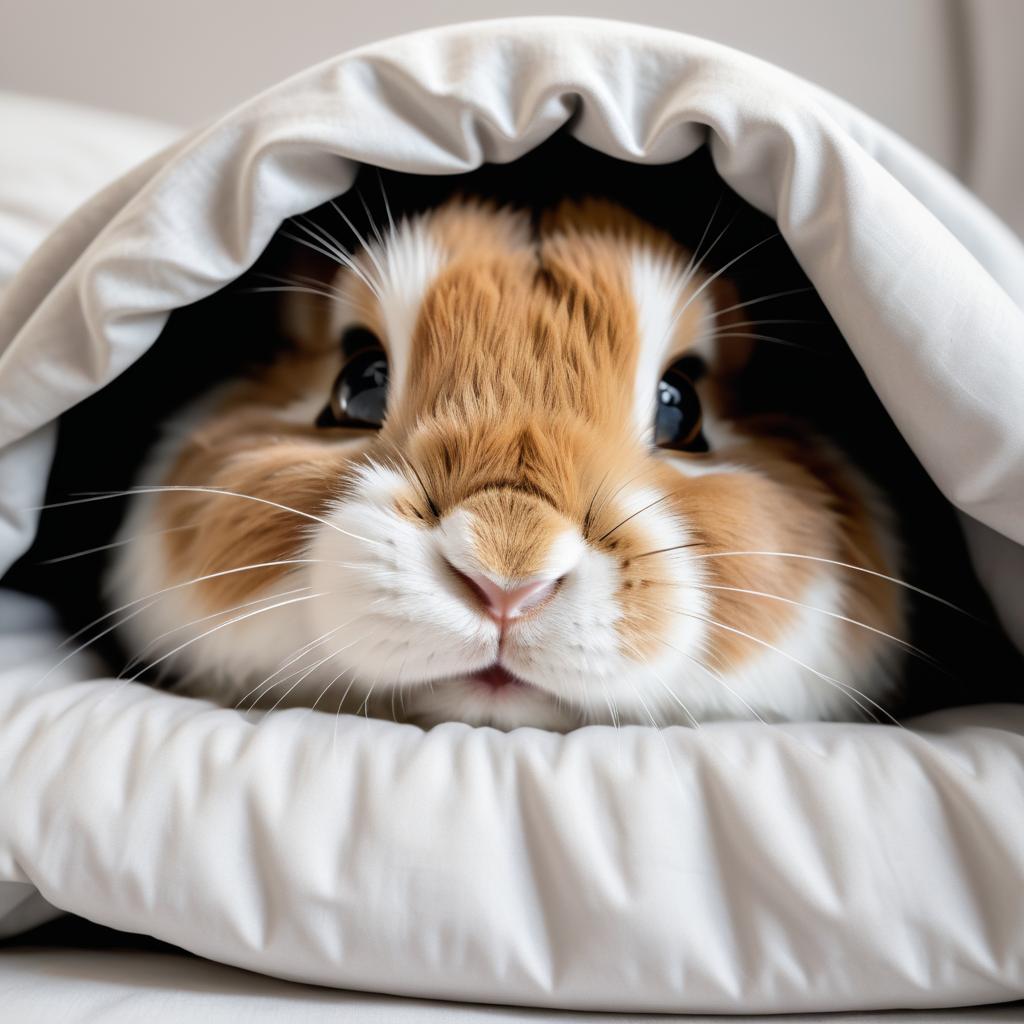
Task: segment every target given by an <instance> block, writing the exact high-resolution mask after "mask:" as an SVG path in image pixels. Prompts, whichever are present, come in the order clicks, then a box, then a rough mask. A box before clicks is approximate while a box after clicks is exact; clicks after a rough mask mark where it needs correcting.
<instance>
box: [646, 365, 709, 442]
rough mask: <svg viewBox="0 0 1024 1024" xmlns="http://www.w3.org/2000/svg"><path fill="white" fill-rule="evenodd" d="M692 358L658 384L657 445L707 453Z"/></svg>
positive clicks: (655, 431)
mask: <svg viewBox="0 0 1024 1024" xmlns="http://www.w3.org/2000/svg"><path fill="white" fill-rule="evenodd" d="M691 363H693V360H692V359H681V360H680V361H679V362H678V363H674V364H673V365H672V366H670V367H669V368H668V370H667V371H666V372H665V376H664V377H662V378H661V380H660V381H659V382H658V406H657V412H656V413H655V417H654V443H655V444H656V445H657V446H658V447H659V448H674V449H675V450H676V451H684V452H706V451H707V450H708V443H707V441H706V440H705V438H704V435H703V434H702V433H701V429H700V428H701V408H700V398H699V397H698V396H697V389H696V388H695V387H694V385H693V376H695V375H696V372H697V369H698V368H697V367H696V366H693V365H690V364H691Z"/></svg>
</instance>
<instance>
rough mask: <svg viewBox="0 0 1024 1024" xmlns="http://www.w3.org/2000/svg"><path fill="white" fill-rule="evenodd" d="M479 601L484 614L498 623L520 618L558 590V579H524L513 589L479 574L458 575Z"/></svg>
mask: <svg viewBox="0 0 1024 1024" xmlns="http://www.w3.org/2000/svg"><path fill="white" fill-rule="evenodd" d="M459 575H460V576H462V577H463V579H465V581H466V582H467V583H468V584H469V586H470V587H471V588H472V590H473V592H474V593H475V594H476V596H477V597H478V598H479V599H480V603H481V604H482V605H483V607H484V611H485V612H486V613H487V614H488V615H489V616H490V617H491V618H492V619H494V621H495V622H499V623H500V622H506V621H508V620H509V619H518V618H519V617H520V616H521V615H525V614H526V613H527V612H528V611H529V610H530V609H531V608H535V607H536V606H537V605H539V604H540V603H541V602H542V601H543V600H544V599H545V598H547V597H548V596H549V595H550V594H551V592H552V591H553V590H554V589H555V585H556V583H557V581H556V580H549V579H539V578H535V579H532V580H525V581H524V582H522V583H517V584H515V585H514V586H511V587H501V586H498V584H497V583H495V582H494V581H493V580H489V579H488V578H487V577H486V576H483V575H481V574H480V573H476V572H474V573H459Z"/></svg>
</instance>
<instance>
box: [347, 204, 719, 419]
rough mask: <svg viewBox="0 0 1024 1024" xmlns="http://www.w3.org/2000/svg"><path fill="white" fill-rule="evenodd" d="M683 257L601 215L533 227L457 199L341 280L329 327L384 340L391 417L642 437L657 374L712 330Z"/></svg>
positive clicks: (569, 207)
mask: <svg viewBox="0 0 1024 1024" xmlns="http://www.w3.org/2000/svg"><path fill="white" fill-rule="evenodd" d="M686 256H687V254H686V253H685V252H684V251H683V250H682V249H681V248H680V247H679V246H677V245H676V244H675V243H674V242H673V241H672V240H671V239H670V238H669V237H668V236H667V235H665V234H664V233H662V232H660V231H658V230H657V229H655V228H653V227H651V226H650V225H647V224H646V223H644V222H643V221H641V220H639V219H637V218H635V217H633V216H632V215H630V214H628V213H627V212H626V211H624V210H622V209H621V208H620V207H617V206H614V205H612V204H609V203H602V202H588V203H577V204H568V203H567V204H563V205H562V206H561V207H559V208H557V209H556V210H554V211H550V212H549V213H547V214H545V215H544V216H543V217H542V218H541V219H540V220H539V222H538V223H537V224H536V225H534V224H532V223H531V220H530V218H529V216H528V215H527V214H526V213H524V212H522V211H512V210H509V209H503V208H497V207H494V206H491V205H488V204H486V203H480V202H472V201H465V200H458V201H453V202H450V203H448V204H446V205H445V206H442V207H439V208H437V209H435V210H433V211H430V212H428V213H427V214H423V215H420V216H418V217H415V218H413V219H411V220H408V221H405V222H403V223H401V224H400V225H399V226H398V227H397V228H396V229H395V230H394V231H391V232H389V233H388V235H387V237H386V238H384V239H383V240H382V241H380V242H375V243H371V244H370V245H369V246H368V247H367V248H366V249H365V250H364V251H363V252H362V253H360V254H359V257H358V269H357V270H355V271H353V270H343V271H342V272H340V274H339V279H338V282H337V284H338V286H339V287H340V288H341V290H342V291H343V292H344V293H345V295H346V298H347V302H346V303H345V304H344V307H345V308H344V309H343V310H341V311H340V312H339V314H338V317H339V320H342V321H345V320H347V322H348V323H365V324H366V325H367V326H369V327H370V328H371V329H373V330H374V331H376V332H377V333H378V334H379V336H380V337H381V340H382V341H383V343H384V345H385V347H386V349H387V351H388V357H389V362H390V373H391V400H390V403H389V404H390V410H389V411H390V413H391V415H392V417H393V418H394V417H397V418H399V419H404V420H406V421H407V422H408V423H410V424H411V423H412V422H413V421H415V420H417V419H421V418H422V417H423V416H425V415H432V414H434V413H436V412H438V411H439V410H440V409H446V410H448V411H450V410H451V409H452V408H453V406H460V405H461V406H463V407H465V406H466V405H467V404H468V405H472V406H474V407H475V408H485V409H489V410H490V411H493V412H501V413H502V414H503V415H506V416H515V415H516V413H517V411H523V412H527V411H529V412H536V411H537V410H538V409H545V410H549V411H556V410H557V411H559V412H563V413H571V414H573V415H579V416H583V417H584V418H586V419H589V420H593V421H599V422H601V423H602V424H605V425H607V426H609V427H612V426H614V425H616V424H617V425H618V426H619V427H621V428H622V429H624V430H628V431H629V432H630V433H631V434H635V433H637V432H640V433H641V434H642V433H644V432H646V431H648V430H649V428H650V423H651V421H652V417H653V410H654V400H655V395H656V385H657V380H658V378H659V376H660V374H661V372H662V370H663V368H664V366H665V364H666V363H667V362H668V361H670V360H671V358H674V357H675V356H677V355H678V354H679V353H681V352H682V351H684V350H686V349H689V348H691V347H694V346H699V345H700V344H701V342H702V339H703V338H704V337H705V336H706V334H707V333H708V330H709V325H710V323H711V316H710V311H711V302H710V299H711V295H710V292H706V293H703V294H702V291H703V290H702V285H701V279H699V277H698V276H697V275H694V274H692V273H691V272H690V266H689V263H688V261H687V258H686ZM344 326H345V323H344V322H341V323H338V324H337V325H336V326H335V329H334V330H335V332H337V331H339V330H343V329H344Z"/></svg>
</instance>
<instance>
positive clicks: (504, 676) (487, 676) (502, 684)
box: [469, 661, 536, 693]
mask: <svg viewBox="0 0 1024 1024" xmlns="http://www.w3.org/2000/svg"><path fill="white" fill-rule="evenodd" d="M469 678H470V679H471V680H472V681H473V682H474V683H476V684H478V685H479V686H480V687H481V688H482V689H483V690H485V691H488V692H491V693H498V692H504V691H506V690H520V689H526V688H528V689H531V690H533V689H536V688H535V687H534V686H533V684H532V683H528V682H527V681H526V680H525V679H520V678H519V676H516V675H513V674H512V673H511V672H509V670H508V669H507V668H505V666H504V665H502V664H501V663H500V662H497V661H496V662H494V664H493V665H489V666H488V667H487V668H483V669H480V670H479V671H478V672H474V673H473V674H472V675H471V676H470V677H469Z"/></svg>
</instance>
